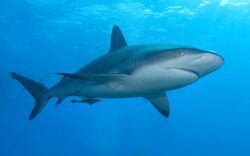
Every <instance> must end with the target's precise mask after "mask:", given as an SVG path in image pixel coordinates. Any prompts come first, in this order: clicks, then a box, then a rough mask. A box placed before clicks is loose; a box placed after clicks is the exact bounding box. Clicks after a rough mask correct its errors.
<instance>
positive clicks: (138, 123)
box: [0, 0, 250, 156]
mask: <svg viewBox="0 0 250 156" xmlns="http://www.w3.org/2000/svg"><path fill="white" fill-rule="evenodd" d="M113 24H117V25H119V26H120V28H121V29H122V31H123V33H124V36H125V38H126V40H127V42H128V44H130V45H132V44H145V43H146V44H150V43H166V44H167V43H174V44H181V45H190V46H194V47H197V48H201V49H206V50H213V51H215V52H216V53H218V54H220V55H221V56H223V57H224V59H225V64H224V65H223V66H222V67H221V68H220V69H219V70H218V71H216V72H214V73H212V74H209V75H208V76H206V77H204V78H202V79H201V80H199V81H198V82H195V83H194V84H192V85H190V86H187V87H185V88H182V89H178V90H174V91H169V92H168V96H169V101H170V105H171V115H170V117H169V118H167V119H166V118H164V117H163V116H161V115H160V114H159V113H158V111H156V110H155V108H153V106H152V105H151V104H150V103H149V102H148V101H146V100H144V99H142V98H128V99H104V100H103V101H102V102H100V103H98V104H96V105H93V106H90V105H87V104H73V103H71V102H70V100H71V98H68V99H67V100H66V101H64V103H63V104H61V105H59V106H55V103H56V99H52V100H51V101H50V102H49V104H48V105H47V106H46V108H45V109H44V110H43V112H42V113H41V114H39V116H38V117H37V118H35V119H34V120H32V121H29V120H28V117H29V114H30V112H31V110H32V108H33V104H34V100H33V98H32V97H31V95H29V93H28V92H27V91H26V90H25V89H24V88H23V87H22V86H21V85H20V84H18V82H17V81H14V80H12V79H11V77H10V75H9V73H10V72H11V71H15V72H17V73H20V74H22V75H25V76H27V77H29V78H32V79H34V80H37V81H39V82H41V83H43V84H45V85H46V86H52V85H53V84H55V83H56V82H57V81H59V80H60V76H56V75H54V74H53V73H55V72H73V71H75V70H77V69H78V68H80V67H82V66H83V65H85V64H86V63H88V62H89V61H91V60H93V59H95V58H97V57H99V56H101V55H103V54H105V53H106V52H107V51H108V49H109V43H110V33H111V29H112V26H113ZM249 49H250V1H249V0H173V1H169V0H159V1H156V0H137V1H135V0H123V1H122V0H99V1H98V0H1V1H0V98H1V99H0V100H1V101H0V155H1V156H17V155H18V156H45V155H61V156H69V155H74V156H183V155H185V156H211V155H218V156H221V155H227V156H236V155H237V156H250V95H249V94H250V92H249V87H250V50H249Z"/></svg>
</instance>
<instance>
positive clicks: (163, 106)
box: [144, 93, 170, 117]
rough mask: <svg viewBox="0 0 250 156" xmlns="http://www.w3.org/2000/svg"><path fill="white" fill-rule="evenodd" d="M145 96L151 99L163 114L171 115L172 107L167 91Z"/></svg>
mask: <svg viewBox="0 0 250 156" xmlns="http://www.w3.org/2000/svg"><path fill="white" fill-rule="evenodd" d="M144 98H145V99H147V100H148V101H150V102H151V103H152V104H153V105H154V107H155V108H156V109H157V110H158V111H159V112H160V113H161V114H162V115H163V116H165V117H168V116H169V114H170V107H169V103H168V98H167V95H166V94H165V93H160V94H154V95H150V96H147V97H144Z"/></svg>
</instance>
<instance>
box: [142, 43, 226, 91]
mask: <svg viewBox="0 0 250 156" xmlns="http://www.w3.org/2000/svg"><path fill="white" fill-rule="evenodd" d="M143 62H144V63H146V64H151V65H156V66H157V68H158V69H159V68H161V69H166V70H161V71H162V74H161V75H163V74H165V76H166V77H172V80H173V81H171V82H169V83H172V84H173V86H171V87H172V88H178V87H181V86H184V85H187V84H189V83H192V82H194V81H195V80H198V79H199V78H201V77H202V76H204V75H207V74H209V73H211V72H213V71H215V70H216V69H218V68H219V67H220V66H221V65H222V64H223V62H224V59H223V58H222V57H221V56H219V55H218V54H215V53H214V52H211V51H204V50H200V49H196V48H182V47H181V48H173V49H166V50H162V49H161V50H160V51H154V52H149V53H147V54H146V55H145V57H144V61H143ZM164 71H165V72H164Z"/></svg>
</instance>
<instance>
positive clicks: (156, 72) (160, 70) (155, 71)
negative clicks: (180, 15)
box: [11, 25, 224, 120]
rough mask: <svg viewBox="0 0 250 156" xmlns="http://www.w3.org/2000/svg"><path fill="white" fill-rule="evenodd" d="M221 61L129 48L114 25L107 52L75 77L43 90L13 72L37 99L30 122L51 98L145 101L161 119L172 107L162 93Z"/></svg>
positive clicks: (193, 51) (182, 49) (187, 51)
mask: <svg viewBox="0 0 250 156" xmlns="http://www.w3.org/2000/svg"><path fill="white" fill-rule="evenodd" d="M223 62H224V60H223V58H222V57H221V56H219V55H218V54H215V53H213V52H209V51H205V50H201V49H197V48H193V47H188V46H178V45H134V46H130V45H128V44H127V42H126V40H125V38H124V36H123V34H122V32H121V30H120V29H119V27H118V26H116V25H114V26H113V30H112V34H111V43H110V49H109V51H108V53H106V54H105V55H103V56H101V57H99V58H97V59H96V60H94V61H92V62H90V63H89V64H87V65H85V66H84V67H82V68H81V69H79V70H77V71H76V72H74V73H57V74H59V75H62V76H63V78H62V80H61V81H59V82H58V83H57V84H56V85H55V86H53V87H51V88H49V89H48V88H46V87H45V86H44V85H42V84H40V83H38V82H36V81H33V80H31V79H28V78H26V77H23V76H21V75H19V74H17V73H14V72H12V73H11V76H12V77H13V78H14V79H16V80H17V81H18V82H20V83H21V84H22V85H23V86H24V87H25V88H26V89H27V90H28V92H30V94H31V95H32V96H33V97H34V99H35V106H34V108H33V110H32V112H31V114H30V118H29V119H30V120H31V119H33V118H34V117H36V116H37V115H38V114H39V113H40V112H41V111H42V110H43V108H44V107H45V106H46V104H47V102H48V100H49V99H50V98H51V97H57V98H58V101H57V104H60V103H61V102H63V100H64V99H65V98H66V97H69V96H79V97H80V99H79V100H72V102H84V103H88V104H94V103H97V102H100V99H99V98H129V97H143V98H145V99H147V100H148V101H149V102H150V103H152V104H153V106H154V107H155V108H156V109H157V110H158V111H159V112H160V113H161V114H162V115H163V116H165V117H168V116H169V113H170V108H169V102H168V98H167V95H166V91H168V90H174V89H178V88H181V87H184V86H187V85H189V84H191V83H193V82H195V81H197V80H198V79H200V78H201V77H203V76H205V75H207V74H209V73H211V72H213V71H215V70H217V69H218V68H219V67H221V66H222V64H223Z"/></svg>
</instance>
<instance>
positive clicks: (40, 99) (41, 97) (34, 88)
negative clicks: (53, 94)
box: [10, 72, 50, 120]
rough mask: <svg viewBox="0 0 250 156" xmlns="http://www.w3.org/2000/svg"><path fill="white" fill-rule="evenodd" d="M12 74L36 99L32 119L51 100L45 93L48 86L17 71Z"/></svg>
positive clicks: (30, 118)
mask: <svg viewBox="0 0 250 156" xmlns="http://www.w3.org/2000/svg"><path fill="white" fill-rule="evenodd" d="M10 75H11V76H12V77H13V78H14V79H16V80H17V81H18V82H19V83H21V84H22V85H23V86H24V88H25V89H27V90H28V92H29V93H30V94H31V95H32V96H33V97H34V99H35V106H34V107H33V110H32V112H31V114H30V117H29V120H32V119H33V118H35V117H36V116H37V115H38V114H39V113H40V112H41V111H42V110H43V108H44V107H45V106H46V104H47V103H48V101H49V98H50V97H49V96H47V95H45V93H46V91H47V88H46V87H45V86H44V85H42V84H41V83H38V82H35V81H33V80H31V79H28V78H26V77H23V76H21V75H19V74H17V73H14V72H11V73H10Z"/></svg>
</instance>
